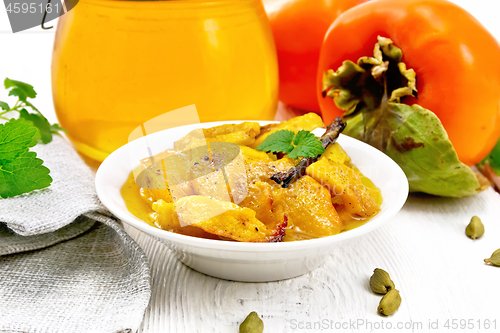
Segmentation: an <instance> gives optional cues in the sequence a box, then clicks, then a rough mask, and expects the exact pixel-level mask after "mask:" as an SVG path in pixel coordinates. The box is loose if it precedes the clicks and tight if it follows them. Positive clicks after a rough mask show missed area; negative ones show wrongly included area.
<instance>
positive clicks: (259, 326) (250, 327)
mask: <svg viewBox="0 0 500 333" xmlns="http://www.w3.org/2000/svg"><path fill="white" fill-rule="evenodd" d="M263 330H264V322H263V321H262V319H260V318H259V315H258V314H257V312H255V311H252V312H250V314H249V315H248V316H247V317H246V318H245V320H244V321H243V322H242V323H241V325H240V333H262V331H263Z"/></svg>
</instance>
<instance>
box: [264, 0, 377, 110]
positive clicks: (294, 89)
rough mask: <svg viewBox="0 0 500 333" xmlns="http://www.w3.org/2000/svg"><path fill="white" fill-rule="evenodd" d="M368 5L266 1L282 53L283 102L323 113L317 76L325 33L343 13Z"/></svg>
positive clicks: (356, 0)
mask: <svg viewBox="0 0 500 333" xmlns="http://www.w3.org/2000/svg"><path fill="white" fill-rule="evenodd" d="M366 1H368V0H265V1H264V6H265V8H266V12H267V15H268V17H269V20H270V22H271V29H272V30H273V36H274V42H275V43H276V51H277V53H278V66H279V76H280V87H279V99H280V101H282V102H283V103H285V104H287V105H289V106H292V107H295V108H299V109H302V110H306V111H313V112H316V113H319V111H320V110H319V105H318V101H317V99H316V73H317V70H318V60H319V53H320V50H321V45H322V44H323V38H324V37H325V33H326V31H327V30H328V28H329V27H330V25H331V24H332V23H333V21H335V19H336V18H337V17H338V16H339V15H340V14H341V13H343V12H344V11H346V10H347V9H349V8H351V7H354V6H356V5H357V4H360V3H363V2H366ZM347 37H348V36H346V38H347Z"/></svg>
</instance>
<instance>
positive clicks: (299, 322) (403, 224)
mask: <svg viewBox="0 0 500 333" xmlns="http://www.w3.org/2000/svg"><path fill="white" fill-rule="evenodd" d="M473 215H478V216H480V217H481V218H482V220H483V222H484V225H485V228H486V233H485V235H484V236H483V238H481V239H479V240H476V241H472V240H471V239H469V238H468V237H466V236H465V227H466V225H467V224H468V222H469V220H470V218H471V217H472V216H473ZM499 216H500V196H499V195H498V194H497V193H496V192H494V191H493V190H492V189H489V190H487V191H485V192H483V193H481V194H479V195H476V196H473V197H469V198H463V199H448V198H435V197H423V196H421V197H419V196H410V198H409V199H408V201H407V203H406V204H405V206H404V208H403V209H402V210H401V211H400V213H398V214H397V215H396V216H395V217H394V218H393V219H392V220H391V221H389V222H388V223H387V224H386V225H384V226H383V227H381V228H379V229H377V230H375V231H373V232H372V233H370V234H368V235H365V236H361V237H360V238H358V239H354V240H351V241H347V242H345V243H343V244H341V245H340V246H339V247H337V248H335V249H334V250H333V254H332V255H331V257H330V258H329V260H328V262H327V263H326V264H325V265H323V266H322V267H320V268H318V269H316V270H314V271H313V272H311V273H309V274H306V275H303V276H300V277H297V278H294V279H290V280H285V281H278V282H270V283H240V282H231V281H226V280H221V279H217V278H213V277H209V276H206V275H204V274H201V273H198V272H196V271H194V270H192V269H190V268H188V267H187V266H185V265H183V264H182V263H180V262H179V261H178V260H177V259H176V258H174V257H173V255H172V253H171V252H170V250H169V249H168V248H166V247H165V246H164V245H163V244H161V243H159V242H157V241H156V240H153V239H151V238H150V237H149V236H147V235H145V234H143V233H142V232H139V231H137V230H135V229H132V228H131V227H128V226H127V227H126V229H127V231H128V232H129V233H130V234H131V235H132V237H133V238H134V239H135V240H136V241H137V242H138V244H139V245H140V246H141V247H142V248H143V249H144V251H145V252H146V254H147V256H148V258H149V260H150V265H151V269H152V290H153V295H152V299H151V304H150V306H149V307H148V309H147V311H146V314H145V317H144V322H143V324H142V327H141V329H140V332H142V333H146V332H147V333H149V332H151V333H153V332H154V333H160V332H161V333H164V332H178V333H181V332H187V333H192V332H221V333H224V332H228V333H229V332H238V325H239V323H240V322H241V321H242V320H243V319H244V318H245V317H246V315H247V314H248V313H249V312H251V311H257V313H258V314H259V315H260V316H261V317H262V319H263V320H264V322H265V332H317V331H320V329H322V331H324V332H334V331H337V332H338V331H342V332H368V331H380V332H385V331H389V329H388V327H387V325H392V330H394V331H397V332H428V331H431V332H432V331H434V332H442V331H450V332H496V331H499V330H500V312H499V309H500V308H499V306H498V304H499V300H500V289H499V288H498V280H499V278H500V268H498V267H491V266H488V265H485V264H484V262H483V259H484V258H487V257H489V256H490V254H491V253H492V252H493V251H494V250H496V249H497V248H499V247H500V224H499V222H498V217H499ZM377 267H380V268H383V269H385V270H387V271H388V272H389V273H390V274H391V277H392V278H393V280H394V282H395V284H396V288H397V289H399V290H400V291H401V296H402V299H403V302H402V304H401V307H400V309H399V311H398V312H396V313H395V314H394V315H392V316H390V317H382V316H379V315H378V314H377V306H378V302H379V301H380V298H381V297H380V296H378V295H375V294H373V293H372V292H371V291H370V289H369V284H368V281H369V277H370V275H371V273H372V271H373V270H374V269H375V268H377ZM453 319H455V320H458V321H457V322H456V324H457V325H458V326H457V329H452V324H453V321H452V320H453ZM447 320H448V324H449V325H450V329H446V327H445V325H446V321H447ZM461 320H462V322H460V321H461ZM436 321H437V322H436ZM494 321H496V322H494ZM488 322H489V324H490V328H489V329H485V324H488ZM436 323H437V324H438V327H439V328H438V329H437V330H436V329H431V327H430V325H431V324H432V325H434V326H435V324H436ZM462 324H464V325H466V326H465V328H461V325H462ZM307 325H311V327H312V329H307V327H308V326H307ZM314 325H316V326H314ZM341 325H343V329H342V328H341ZM397 325H403V327H402V328H401V329H399V328H398V329H396V327H397ZM404 325H406V327H407V328H408V329H405V326H404ZM493 325H496V326H493ZM495 327H496V329H494V328H495ZM339 328H340V329H339ZM377 328H378V329H377Z"/></svg>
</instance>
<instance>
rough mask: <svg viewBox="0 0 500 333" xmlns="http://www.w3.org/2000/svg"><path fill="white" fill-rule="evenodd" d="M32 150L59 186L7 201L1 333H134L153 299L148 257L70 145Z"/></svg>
mask: <svg viewBox="0 0 500 333" xmlns="http://www.w3.org/2000/svg"><path fill="white" fill-rule="evenodd" d="M33 150H35V151H36V152H37V155H38V157H40V158H41V159H43V160H44V165H45V166H46V167H48V168H49V169H50V170H51V172H50V175H51V176H52V178H53V183H52V185H51V186H50V187H49V188H47V189H44V190H40V191H35V192H32V193H29V194H25V195H21V196H18V197H14V198H9V199H0V221H1V222H0V332H37V333H41V332H65V333H68V332H72V333H73V332H92V333H94V332H96V333H97V332H103V333H108V332H135V331H136V330H137V329H138V327H139V325H140V324H141V322H142V319H143V315H144V311H145V309H146V307H147V305H148V303H149V298H150V295H151V290H150V281H149V278H150V275H149V267H148V262H147V258H146V256H145V255H144V252H143V251H142V250H141V248H140V247H139V246H138V245H137V244H136V243H135V242H134V241H133V240H132V239H131V238H130V237H129V236H128V235H127V233H125V231H124V230H123V228H122V226H121V224H120V223H119V222H118V221H116V219H115V218H113V217H112V216H111V214H110V213H109V212H108V211H107V210H106V209H105V208H104V207H103V206H102V204H101V203H100V201H99V199H98V198H97V195H96V193H95V188H94V174H93V172H92V171H91V170H90V169H89V168H88V167H87V166H86V165H85V163H83V161H82V160H81V158H80V157H79V156H78V154H77V153H76V152H75V151H74V149H73V148H72V147H71V145H70V144H69V143H68V142H67V141H66V140H64V139H63V138H61V137H58V136H55V137H54V140H53V141H52V142H51V143H49V144H47V145H37V146H35V147H34V148H33Z"/></svg>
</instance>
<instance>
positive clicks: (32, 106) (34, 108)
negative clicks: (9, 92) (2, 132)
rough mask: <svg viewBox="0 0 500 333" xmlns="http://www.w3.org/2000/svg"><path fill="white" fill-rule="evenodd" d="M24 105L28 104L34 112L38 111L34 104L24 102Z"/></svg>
mask: <svg viewBox="0 0 500 333" xmlns="http://www.w3.org/2000/svg"><path fill="white" fill-rule="evenodd" d="M24 104H26V105H27V106H29V107H30V108H32V109H33V110H35V111H38V109H37V108H36V107H35V106H34V105H33V104H31V103H30V102H28V101H24ZM38 112H40V111H38Z"/></svg>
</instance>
